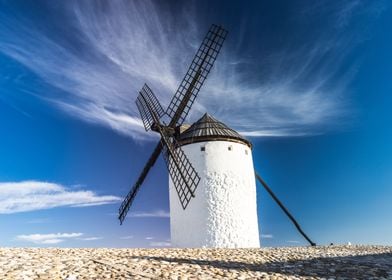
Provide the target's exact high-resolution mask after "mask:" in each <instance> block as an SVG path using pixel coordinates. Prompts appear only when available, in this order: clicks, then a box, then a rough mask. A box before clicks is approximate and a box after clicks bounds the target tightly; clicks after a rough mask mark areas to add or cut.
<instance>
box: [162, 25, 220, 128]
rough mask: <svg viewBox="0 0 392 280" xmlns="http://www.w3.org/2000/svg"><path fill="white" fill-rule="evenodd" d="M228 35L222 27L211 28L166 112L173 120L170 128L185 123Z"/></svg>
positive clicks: (214, 26) (213, 26)
mask: <svg viewBox="0 0 392 280" xmlns="http://www.w3.org/2000/svg"><path fill="white" fill-rule="evenodd" d="M226 35H227V31H226V30H224V29H223V28H222V27H221V26H217V25H215V24H213V25H212V26H211V28H210V30H209V31H208V33H207V35H206V37H205V38H204V40H203V42H202V44H201V45H200V47H199V50H198V51H197V53H196V55H195V57H194V58H193V61H192V63H191V65H190V66H189V69H188V71H187V73H186V74H185V77H184V79H183V80H182V82H181V84H180V86H179V87H178V89H177V91H176V93H175V95H174V96H173V98H172V100H171V102H170V104H169V107H168V108H167V110H166V114H167V115H168V116H169V117H170V118H171V120H172V121H171V122H170V126H178V125H181V124H182V123H183V122H184V120H185V118H186V116H187V115H188V113H189V110H190V108H191V107H192V104H193V102H194V101H195V98H196V96H197V94H198V93H199V91H200V88H201V86H202V85H203V83H204V81H205V79H206V78H207V76H208V74H209V72H210V70H211V68H212V65H213V64H214V62H215V60H216V58H217V56H218V54H219V51H220V49H221V47H222V44H223V42H224V40H225V38H226Z"/></svg>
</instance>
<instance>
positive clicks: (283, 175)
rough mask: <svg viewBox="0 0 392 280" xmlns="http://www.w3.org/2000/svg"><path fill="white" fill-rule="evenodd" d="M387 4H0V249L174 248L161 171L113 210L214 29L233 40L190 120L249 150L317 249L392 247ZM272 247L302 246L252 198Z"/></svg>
mask: <svg viewBox="0 0 392 280" xmlns="http://www.w3.org/2000/svg"><path fill="white" fill-rule="evenodd" d="M391 13H392V12H391V7H390V4H389V3H388V2H387V1H359V0H351V1H333V3H332V1H312V3H310V2H309V1H290V2H288V1H253V2H252V1H247V2H246V4H244V3H243V1H214V2H212V3H210V1H187V2H186V3H185V2H182V1H110V2H109V1H102V2H100V1H83V2H82V1H62V2H53V1H0V65H1V68H0V131H1V135H2V136H1V137H0V226H1V231H0V246H63V247H101V246H105V247H150V246H152V247H157V246H170V233H169V218H168V217H169V212H168V211H169V210H168V208H169V207H168V205H169V203H168V190H167V180H168V175H167V173H166V169H165V165H164V163H163V161H162V159H159V160H158V162H157V164H156V165H155V167H154V169H153V170H152V172H151V173H150V174H149V176H148V178H147V180H146V181H145V184H144V186H143V188H142V190H141V192H140V193H139V194H138V197H137V199H136V200H135V203H134V205H133V208H132V209H131V211H132V212H130V213H129V218H127V220H126V221H125V223H124V224H123V225H122V226H120V225H119V223H118V220H117V216H116V213H117V209H118V207H119V205H120V203H121V199H122V197H123V196H125V195H126V193H127V192H128V190H129V187H130V186H131V185H132V183H133V182H134V181H135V179H136V177H137V175H138V173H139V172H140V170H141V168H142V167H143V165H144V162H145V160H146V159H147V157H148V156H149V153H150V152H151V150H152V148H153V147H154V145H155V142H156V141H157V139H158V138H157V137H156V136H155V135H153V134H152V133H146V132H145V131H144V128H143V127H142V124H141V122H140V119H139V115H138V112H137V109H136V106H135V103H134V100H135V98H136V95H137V91H138V90H139V89H140V88H141V87H142V86H143V84H144V83H145V82H147V83H148V84H149V85H150V87H151V88H152V89H153V90H154V92H155V93H156V94H157V96H158V98H159V99H160V100H161V102H162V104H163V105H164V106H166V105H167V104H168V103H169V101H170V99H171V96H172V95H173V93H174V91H175V89H176V88H177V86H178V84H179V82H180V81H181V79H182V77H183V75H184V73H185V71H186V70H187V67H188V65H189V64H190V62H191V59H192V57H193V55H194V53H195V51H196V49H197V47H198V45H199V44H200V42H201V39H202V38H203V36H204V34H205V33H206V31H207V30H208V28H209V26H210V24H211V23H218V24H222V25H224V26H225V27H226V29H228V30H229V35H228V37H227V40H226V42H225V44H224V46H223V49H222V53H221V55H220V57H219V58H218V61H217V62H216V64H215V66H214V68H213V71H212V72H211V73H210V76H209V78H208V80H207V82H206V83H205V85H204V87H203V89H202V91H201V92H200V94H199V96H198V99H197V103H196V104H195V105H194V107H193V109H192V111H191V114H190V115H189V118H188V121H189V122H192V121H194V120H196V119H198V118H199V117H200V116H201V115H202V114H204V113H205V112H209V113H210V114H212V115H213V116H215V117H216V118H218V119H219V120H221V121H223V122H224V123H226V124H227V125H229V126H231V127H233V128H234V129H236V130H238V131H239V132H241V133H242V134H244V135H246V136H247V137H249V139H250V140H251V141H252V142H253V144H254V150H253V157H254V163H255V168H256V169H257V170H258V172H259V173H260V174H261V175H262V176H263V177H264V179H265V180H266V181H267V182H268V183H269V184H270V186H271V188H272V189H273V190H274V191H275V193H276V194H277V195H278V196H279V198H280V199H281V200H282V201H283V202H284V203H285V204H286V206H287V207H288V208H289V209H290V210H291V212H292V213H293V214H294V215H295V217H296V218H297V219H298V220H299V222H300V223H301V225H302V227H303V228H304V230H305V231H306V232H307V233H308V235H309V236H310V237H311V238H312V239H313V240H314V241H315V242H316V243H320V244H327V243H330V242H333V243H344V242H349V241H350V242H352V243H366V244H389V245H391V244H392V239H391V236H392V223H391V220H392V214H391V213H392V204H391V203H390V201H389V199H390V197H391V196H392V188H391V182H392V148H391V141H392V132H391V129H390V123H391V120H392V113H391V110H390V104H392V97H391V94H390V92H391V90H392V79H391V78H390V75H391V73H392V54H391V51H390V50H391V49H392V38H391V36H390V30H389V29H390V28H389V27H390V26H391V25H392V14H391ZM258 214H259V225H260V229H261V233H262V234H261V241H262V244H263V245H265V246H277V245H279V246H292V245H305V244H306V242H305V241H304V240H303V239H302V237H301V236H300V235H299V234H298V233H297V232H296V230H295V228H294V227H293V225H292V224H290V222H289V220H288V219H287V218H286V217H285V216H284V214H282V212H281V211H280V209H279V208H278V207H277V206H276V205H275V204H274V202H273V201H272V200H271V199H270V197H269V196H268V194H267V193H266V192H265V191H264V190H262V189H261V188H258Z"/></svg>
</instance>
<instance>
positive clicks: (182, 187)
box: [162, 135, 200, 209]
mask: <svg viewBox="0 0 392 280" xmlns="http://www.w3.org/2000/svg"><path fill="white" fill-rule="evenodd" d="M162 142H164V145H163V150H164V152H163V156H164V158H165V162H166V165H167V169H168V170H169V174H170V177H171V179H172V181H173V183H174V187H175V188H176V191H177V194H178V198H179V200H180V203H181V205H182V208H183V209H185V208H186V207H187V205H188V203H189V201H190V200H191V198H192V197H194V196H195V190H196V188H197V186H198V184H199V182H200V177H199V175H198V174H197V172H196V170H195V169H194V168H193V166H192V164H191V163H190V162H189V160H188V158H187V156H186V155H185V153H184V151H183V150H182V149H181V148H180V147H179V146H178V145H177V143H176V140H175V139H174V138H168V137H166V136H165V135H163V136H162Z"/></svg>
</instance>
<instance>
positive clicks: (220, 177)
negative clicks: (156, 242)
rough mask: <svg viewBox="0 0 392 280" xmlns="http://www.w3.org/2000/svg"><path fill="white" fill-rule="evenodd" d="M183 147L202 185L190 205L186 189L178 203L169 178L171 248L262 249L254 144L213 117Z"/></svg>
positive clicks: (184, 136) (191, 131) (187, 134)
mask: <svg viewBox="0 0 392 280" xmlns="http://www.w3.org/2000/svg"><path fill="white" fill-rule="evenodd" d="M178 143H179V145H180V146H181V148H182V150H183V151H184V152H185V154H186V155H187V157H188V159H189V161H190V162H191V163H192V166H193V167H194V168H195V170H196V172H197V173H198V174H199V175H200V177H201V180H200V182H199V185H198V187H197V190H196V193H195V197H194V198H192V200H191V201H190V202H189V205H187V203H188V201H187V200H186V193H187V192H186V190H185V191H184V194H183V195H182V196H180V200H179V199H178V190H177V189H176V186H175V184H174V183H173V181H172V180H171V179H170V182H169V194H170V232H171V241H172V245H173V246H175V247H227V248H233V247H241V248H246V247H259V246H260V241H259V229H258V222H257V207H256V181H255V172H254V169H253V160H252V151H251V148H252V145H251V143H250V142H249V141H248V140H246V139H245V138H243V137H242V136H241V135H240V134H238V133H237V132H236V131H234V130H233V129H231V128H229V127H227V126H226V125H225V124H223V123H221V122H219V121H218V120H216V119H215V118H213V117H212V116H210V115H208V114H205V115H204V116H203V117H202V118H201V119H199V120H198V121H197V122H195V123H194V124H193V125H192V126H190V127H189V128H188V129H186V130H185V131H184V132H183V133H181V134H180V135H179V137H178ZM180 193H181V192H180ZM184 206H186V210H185V211H184V210H183V208H184Z"/></svg>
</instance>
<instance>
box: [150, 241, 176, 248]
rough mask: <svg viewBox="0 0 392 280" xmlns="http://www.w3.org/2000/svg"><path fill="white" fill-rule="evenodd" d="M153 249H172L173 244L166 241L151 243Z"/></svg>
mask: <svg viewBox="0 0 392 280" xmlns="http://www.w3.org/2000/svg"><path fill="white" fill-rule="evenodd" d="M150 246H151V247H170V246H171V243H170V242H166V241H157V242H150Z"/></svg>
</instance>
